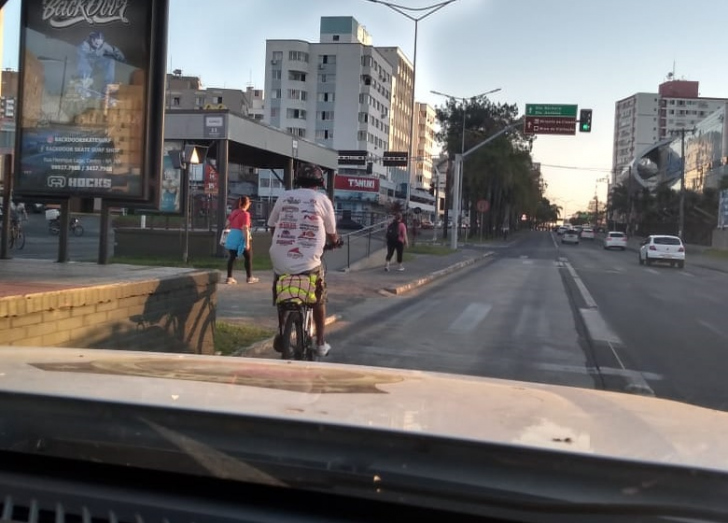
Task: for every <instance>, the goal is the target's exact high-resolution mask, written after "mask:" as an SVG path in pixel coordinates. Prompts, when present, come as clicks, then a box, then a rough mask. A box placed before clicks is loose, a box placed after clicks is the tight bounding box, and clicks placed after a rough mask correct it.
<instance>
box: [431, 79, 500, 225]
mask: <svg viewBox="0 0 728 523" xmlns="http://www.w3.org/2000/svg"><path fill="white" fill-rule="evenodd" d="M500 90H501V88H500V87H497V88H495V89H491V90H490V91H486V92H484V93H481V94H478V95H475V96H470V97H460V96H453V95H451V94H447V93H443V92H440V91H434V90H432V91H430V92H431V93H432V94H436V95H438V96H444V97H446V98H450V99H452V100H459V101H460V102H461V103H462V104H463V128H462V139H461V144H460V154H461V155H462V154H465V115H466V114H467V111H466V106H465V104H466V103H467V102H468V101H470V100H475V99H476V98H480V97H481V96H487V95H489V94H493V93H497V92H498V91H500ZM462 198H463V169H462V168H461V169H460V170H459V171H457V172H456V173H455V176H454V184H453V191H452V209H453V214H455V212H454V211H455V209H456V204H455V200H457V214H455V216H454V217H453V220H452V221H453V234H454V235H455V236H456V237H457V235H458V232H459V229H460V209H461V208H462ZM445 201H446V202H447V194H446V195H445ZM446 209H447V207H446Z"/></svg>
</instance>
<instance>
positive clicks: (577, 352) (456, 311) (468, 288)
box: [330, 233, 598, 388]
mask: <svg viewBox="0 0 728 523" xmlns="http://www.w3.org/2000/svg"><path fill="white" fill-rule="evenodd" d="M561 272H562V269H561V268H560V266H559V263H558V260H557V251H556V249H555V247H554V245H553V243H552V242H551V240H550V238H549V236H548V234H547V233H532V234H529V235H528V236H527V237H526V239H525V240H523V241H521V242H516V243H515V245H514V246H512V247H511V248H508V249H501V250H500V251H499V253H498V255H497V256H496V257H495V258H494V261H493V262H492V263H488V264H484V265H483V264H481V265H477V266H476V267H474V268H473V269H471V270H469V271H466V272H461V273H457V274H456V275H454V276H451V277H449V278H447V279H446V280H444V281H443V283H441V284H438V285H437V286H436V287H432V288H430V289H427V290H425V291H423V292H420V293H417V294H415V295H413V296H409V297H407V298H405V299H397V300H396V301H395V302H394V304H393V305H392V307H390V308H389V309H388V310H384V311H381V312H379V313H377V314H375V315H374V316H373V317H371V318H368V319H367V320H366V321H360V322H355V323H354V324H352V325H351V326H349V327H347V328H346V329H345V330H344V331H341V332H335V333H332V335H331V336H330V339H331V343H332V345H333V346H334V348H335V351H334V352H332V357H331V359H332V360H333V361H339V362H343V363H357V364H364V365H381V366H387V367H397V368H408V369H418V370H432V371H442V372H452V373H458V374H469V375H477V376H490V377H496V378H504V379H515V380H524V381H537V382H543V383H557V384H564V385H574V386H581V387H589V388H594V387H595V386H596V385H597V384H598V382H597V380H596V377H595V376H594V375H593V374H592V372H591V371H590V368H591V367H592V364H591V362H590V361H589V355H588V350H587V348H586V346H585V340H584V338H583V336H581V335H580V334H579V332H578V325H577V324H576V322H575V320H574V312H573V309H572V306H571V305H570V303H569V298H568V296H567V294H566V292H565V289H564V283H563V281H562V275H561Z"/></svg>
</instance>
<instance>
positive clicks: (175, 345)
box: [0, 271, 218, 354]
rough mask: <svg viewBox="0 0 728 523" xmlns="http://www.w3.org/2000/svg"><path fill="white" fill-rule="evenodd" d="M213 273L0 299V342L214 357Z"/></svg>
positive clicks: (189, 274) (204, 272)
mask: <svg viewBox="0 0 728 523" xmlns="http://www.w3.org/2000/svg"><path fill="white" fill-rule="evenodd" d="M217 280H218V272H217V271H190V272H189V273H187V274H182V275H180V274H176V275H172V276H170V277H168V278H158V279H154V280H146V281H135V282H128V283H116V284H110V285H99V286H90V287H82V288H75V289H67V290H59V291H52V292H42V293H36V294H27V295H24V296H9V297H5V298H0V343H2V344H5V345H19V346H48V347H77V348H91V349H117V350H139V351H157V352H175V353H194V354H213V353H214V339H213V337H214V330H215V317H216V316H215V311H216V306H217V293H216V284H217Z"/></svg>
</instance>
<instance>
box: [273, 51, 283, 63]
mask: <svg viewBox="0 0 728 523" xmlns="http://www.w3.org/2000/svg"><path fill="white" fill-rule="evenodd" d="M272 59H273V60H274V61H276V62H278V63H280V61H281V60H283V51H273V57H272Z"/></svg>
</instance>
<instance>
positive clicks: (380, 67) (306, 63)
mask: <svg viewBox="0 0 728 523" xmlns="http://www.w3.org/2000/svg"><path fill="white" fill-rule="evenodd" d="M370 42H371V37H370V36H369V34H368V33H367V32H366V30H365V29H364V27H363V26H361V25H360V24H359V23H358V22H357V21H356V20H355V19H354V18H352V17H322V18H321V36H320V42H318V43H310V42H305V41H302V40H268V41H267V42H266V74H265V99H266V104H265V118H264V119H265V121H266V122H267V123H269V124H271V125H273V126H275V127H279V128H281V129H285V130H287V131H288V132H290V133H291V134H294V135H296V136H299V137H301V138H306V139H308V140H311V141H315V142H318V143H320V144H323V145H326V146H328V147H332V148H334V149H338V150H365V151H367V153H368V154H369V155H370V156H371V157H372V158H380V157H381V156H382V153H383V152H384V151H385V150H387V149H388V146H389V125H390V124H389V122H390V114H389V112H390V98H391V95H392V66H391V65H390V63H389V61H388V60H387V59H386V58H385V57H384V56H383V55H382V53H380V52H379V50H378V49H377V48H375V47H372V46H371V45H370ZM365 169H366V167H364V166H362V167H360V168H359V167H355V166H349V167H346V168H342V169H341V170H340V172H343V173H348V174H365ZM371 170H372V174H375V175H377V176H379V177H382V178H383V177H385V176H386V169H385V168H384V167H383V166H382V164H381V162H376V161H375V162H373V164H372V169H371Z"/></svg>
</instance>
